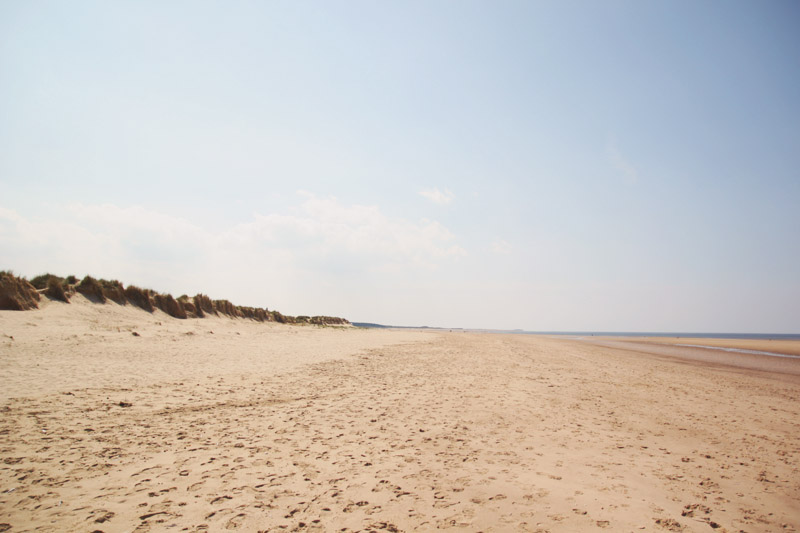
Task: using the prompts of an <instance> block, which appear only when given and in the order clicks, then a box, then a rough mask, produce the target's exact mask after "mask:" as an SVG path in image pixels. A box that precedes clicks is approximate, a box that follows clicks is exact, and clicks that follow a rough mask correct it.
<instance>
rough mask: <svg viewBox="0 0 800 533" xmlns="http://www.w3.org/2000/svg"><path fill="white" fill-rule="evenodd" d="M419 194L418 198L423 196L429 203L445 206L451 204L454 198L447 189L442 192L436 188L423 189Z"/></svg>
mask: <svg viewBox="0 0 800 533" xmlns="http://www.w3.org/2000/svg"><path fill="white" fill-rule="evenodd" d="M419 194H420V196H423V197H424V198H427V199H428V200H430V201H431V202H433V203H436V204H439V205H447V204H449V203H450V202H452V201H453V199H454V198H455V195H454V194H453V192H452V191H451V190H449V189H445V190H444V192H442V191H440V190H439V189H437V188H434V189H425V190H422V191H419Z"/></svg>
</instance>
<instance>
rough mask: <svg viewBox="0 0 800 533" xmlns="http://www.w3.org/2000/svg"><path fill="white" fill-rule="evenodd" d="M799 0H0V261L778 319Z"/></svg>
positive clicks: (555, 324)
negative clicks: (757, 0)
mask: <svg viewBox="0 0 800 533" xmlns="http://www.w3.org/2000/svg"><path fill="white" fill-rule="evenodd" d="M798 96H800V4H798V3H797V2H793V1H781V0H774V1H770V2H752V1H747V2H742V1H734V0H732V1H727V0H726V1H721V0H709V1H707V2H696V1H681V0H678V1H640V0H635V1H633V0H632V1H622V0H607V1H603V2H596V1H588V0H587V1H569V0H568V1H563V2H562V1H559V2H555V1H553V2H535V1H522V2H516V1H502V0H501V1H499V2H488V1H471V0H458V1H455V0H434V1H425V2H417V1H402V2H400V1H386V2H373V1H363V2H362V1H341V2H328V1H319V2H316V1H306V0H299V1H291V2H290V1H257V2H246V1H234V2H208V1H194V0H192V1H177V0H175V1H172V0H171V1H167V2H162V1H146V0H145V1H112V0H102V1H96V2H94V1H83V0H80V1H76V2H61V1H48V0H41V1H36V2H27V1H23V0H16V1H15V0H11V1H7V2H2V3H0V268H5V269H11V270H13V271H14V272H15V273H17V274H19V275H25V276H27V277H32V276H35V275H37V274H41V273H44V272H52V273H55V274H59V275H67V274H75V275H78V276H83V275H85V274H91V275H93V276H95V277H104V278H109V279H119V280H121V281H122V282H123V283H126V284H135V285H139V286H143V287H149V288H153V289H156V290H159V291H162V292H170V293H172V294H173V295H175V296H177V295H180V294H183V293H187V294H190V295H192V294H195V293H197V292H204V293H206V294H209V295H210V296H211V297H212V298H227V299H229V300H231V301H233V302H234V303H236V304H239V305H250V306H258V307H267V308H269V309H277V310H279V311H281V312H283V313H285V314H293V315H297V314H306V315H320V314H321V315H335V316H344V317H346V318H348V319H350V320H353V321H364V322H377V323H383V324H392V325H406V326H417V325H428V326H440V327H466V328H497V329H524V330H533V331H680V332H729V333H736V332H738V333H742V332H752V333H798V332H800V98H799V97H798Z"/></svg>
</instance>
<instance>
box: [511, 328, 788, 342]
mask: <svg viewBox="0 0 800 533" xmlns="http://www.w3.org/2000/svg"><path fill="white" fill-rule="evenodd" d="M511 333H522V334H528V335H566V336H572V337H673V338H686V337H691V338H695V339H753V340H776V341H777V340H784V341H800V333H690V332H679V333H675V332H663V331H649V332H642V331H635V332H633V331H521V330H515V331H512V332H511Z"/></svg>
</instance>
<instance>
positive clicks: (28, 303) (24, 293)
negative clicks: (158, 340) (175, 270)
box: [0, 271, 350, 326]
mask: <svg viewBox="0 0 800 533" xmlns="http://www.w3.org/2000/svg"><path fill="white" fill-rule="evenodd" d="M76 292H79V293H81V294H83V295H84V296H85V297H86V298H87V299H89V300H91V301H93V302H95V303H98V304H106V303H107V302H109V301H112V302H115V303H117V304H119V305H128V304H130V305H134V306H136V307H139V308H141V309H144V310H145V311H147V312H148V313H153V312H155V310H156V309H160V310H161V311H163V312H165V313H167V314H168V315H170V316H173V317H175V318H181V319H185V318H203V317H205V316H208V315H217V316H220V315H224V316H229V317H232V318H246V319H250V320H255V321H258V322H280V323H282V324H315V325H320V326H324V325H346V324H349V323H350V322H348V321H347V320H346V319H344V318H338V317H332V316H297V317H293V316H288V315H284V314H281V313H279V312H278V311H270V310H268V309H266V308H264V309H261V308H259V307H244V306H240V305H234V304H232V303H231V302H229V301H228V300H212V299H211V298H209V297H208V296H206V295H205V294H197V295H195V296H193V297H190V296H187V295H185V294H184V295H182V296H179V297H178V298H177V299H175V298H173V297H172V295H171V294H162V293H159V292H156V291H153V290H150V289H142V288H139V287H137V286H135V285H128V286H127V287H126V286H124V285H123V284H122V283H120V282H119V281H117V280H110V281H109V280H105V279H95V278H93V277H91V276H86V277H84V278H83V279H81V280H78V278H76V277H75V276H67V277H65V278H62V277H60V276H56V275H55V274H42V275H40V276H36V277H34V278H31V280H30V281H28V280H26V279H25V278H24V277H20V276H15V275H14V274H13V273H12V272H10V271H0V309H2V310H11V311H25V310H28V309H38V308H39V300H40V298H41V295H44V296H45V297H47V298H50V299H51V300H58V301H61V302H66V303H69V301H70V297H72V296H73V295H74V294H75V293H76Z"/></svg>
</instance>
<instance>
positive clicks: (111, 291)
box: [97, 279, 128, 305]
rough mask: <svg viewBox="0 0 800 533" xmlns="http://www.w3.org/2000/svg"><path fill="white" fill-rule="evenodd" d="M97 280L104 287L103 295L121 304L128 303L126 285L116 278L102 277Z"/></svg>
mask: <svg viewBox="0 0 800 533" xmlns="http://www.w3.org/2000/svg"><path fill="white" fill-rule="evenodd" d="M97 281H98V283H99V284H100V286H101V287H102V288H103V296H104V297H105V298H108V299H109V300H113V301H115V302H117V303H118V304H120V305H125V304H127V303H128V299H127V298H126V297H125V287H123V286H122V283H120V282H119V281H117V280H115V279H112V280H111V281H109V280H107V279H100V280H97Z"/></svg>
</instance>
